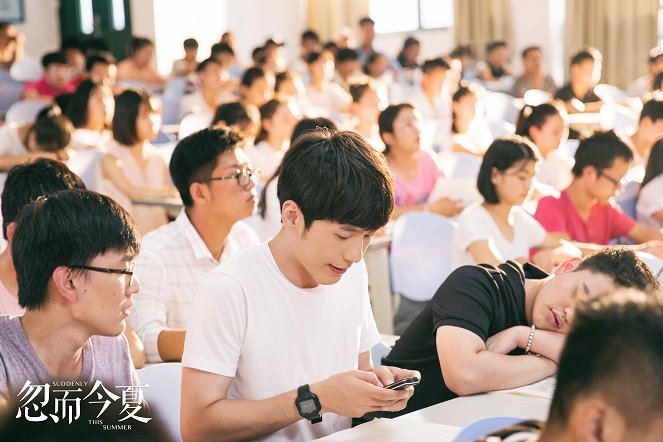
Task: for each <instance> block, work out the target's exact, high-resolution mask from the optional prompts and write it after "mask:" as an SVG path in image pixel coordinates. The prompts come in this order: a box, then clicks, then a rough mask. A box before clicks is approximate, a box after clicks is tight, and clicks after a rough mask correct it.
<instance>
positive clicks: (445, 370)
mask: <svg viewBox="0 0 663 442" xmlns="http://www.w3.org/2000/svg"><path fill="white" fill-rule="evenodd" d="M657 286H658V283H657V281H656V278H655V277H654V276H653V275H652V273H651V271H650V270H649V268H648V267H647V265H646V264H644V263H643V262H642V261H640V260H639V259H638V258H637V256H636V255H635V252H633V251H632V250H629V249H625V248H610V249H604V250H602V251H599V252H597V253H595V254H594V255H591V256H589V257H587V258H584V259H582V260H581V259H580V258H574V259H570V260H567V261H565V262H563V263H562V264H560V265H559V266H558V267H557V268H556V269H555V270H554V272H553V274H551V275H548V274H546V273H545V272H543V271H542V270H540V269H539V268H537V267H535V266H533V265H531V264H525V265H524V266H521V265H520V264H518V263H515V262H512V261H508V262H506V263H504V264H500V265H499V266H498V267H494V266H491V265H487V264H482V265H478V266H463V267H460V268H458V269H457V270H455V271H454V272H453V273H451V274H450V275H449V277H448V278H447V279H446V280H445V281H444V283H443V284H442V285H441V286H440V288H439V289H438V290H437V292H436V293H435V296H433V299H432V300H431V302H430V304H429V305H428V306H427V307H426V309H425V310H424V311H423V312H422V313H421V314H420V315H419V316H418V317H417V318H415V320H414V321H413V322H412V324H411V325H410V326H409V327H408V329H407V330H406V331H405V333H403V335H402V337H401V338H400V339H399V340H398V341H397V342H396V345H395V346H394V348H393V349H392V351H391V353H389V354H388V355H387V356H386V357H385V358H384V359H383V362H384V363H385V364H394V365H397V366H399V367H403V368H409V369H413V370H418V371H420V372H421V374H422V382H421V385H419V386H418V387H417V389H416V390H415V394H414V396H413V397H412V399H411V400H410V401H409V402H408V405H407V408H405V409H404V410H402V413H407V412H411V411H414V410H418V409H420V408H424V407H427V406H430V405H433V404H436V403H440V402H444V401H447V400H449V399H453V398H455V397H457V396H466V395H470V394H475V393H483V392H487V391H495V390H503V389H508V388H515V387H519V386H522V385H527V384H530V383H532V382H535V381H539V380H541V379H543V378H546V377H548V376H551V375H553V374H554V373H555V372H556V371H557V362H558V361H559V357H560V354H561V351H562V348H563V346H564V343H565V340H566V333H568V331H569V328H570V326H571V324H572V323H573V319H574V312H575V308H576V304H577V303H579V302H582V301H585V300H591V299H595V298H597V297H599V296H601V295H602V294H603V293H606V292H609V291H612V290H615V289H617V288H619V287H633V288H637V289H640V290H644V289H647V288H649V287H657ZM390 415H393V413H391V414H390Z"/></svg>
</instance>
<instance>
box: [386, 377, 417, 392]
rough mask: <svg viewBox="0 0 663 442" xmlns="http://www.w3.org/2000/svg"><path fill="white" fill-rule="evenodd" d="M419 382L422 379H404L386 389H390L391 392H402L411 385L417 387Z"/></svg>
mask: <svg viewBox="0 0 663 442" xmlns="http://www.w3.org/2000/svg"><path fill="white" fill-rule="evenodd" d="M419 381H420V379H419V378H416V377H411V378H404V379H401V380H400V381H396V382H394V383H393V384H389V385H386V386H385V387H384V388H388V389H389V390H402V389H404V388H405V387H408V386H410V385H417V384H418V383H419Z"/></svg>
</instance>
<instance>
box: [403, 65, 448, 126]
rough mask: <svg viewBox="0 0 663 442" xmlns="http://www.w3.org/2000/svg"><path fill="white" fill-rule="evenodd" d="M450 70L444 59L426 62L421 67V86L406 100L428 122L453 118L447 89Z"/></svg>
mask: <svg viewBox="0 0 663 442" xmlns="http://www.w3.org/2000/svg"><path fill="white" fill-rule="evenodd" d="M450 68H451V67H450V66H449V63H447V61H446V60H445V59H444V58H442V57H437V58H431V59H429V60H426V61H425V62H424V64H423V65H422V67H421V70H422V72H423V74H422V76H421V86H417V87H415V88H414V90H413V91H412V93H411V94H410V96H409V97H408V99H407V100H406V101H407V102H408V103H410V104H411V105H412V106H414V107H415V108H416V109H417V110H418V111H419V112H421V115H423V117H424V119H425V120H426V121H433V120H443V119H445V118H451V95H450V94H449V91H448V90H446V88H445V79H446V76H447V72H448V71H449V69H450Z"/></svg>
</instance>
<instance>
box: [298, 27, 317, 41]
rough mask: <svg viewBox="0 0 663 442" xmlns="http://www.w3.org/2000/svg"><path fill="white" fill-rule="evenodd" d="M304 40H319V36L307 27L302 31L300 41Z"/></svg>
mask: <svg viewBox="0 0 663 442" xmlns="http://www.w3.org/2000/svg"><path fill="white" fill-rule="evenodd" d="M305 40H312V41H315V42H319V41H320V36H319V35H318V33H317V32H315V31H314V30H312V29H307V30H305V31H304V32H302V42H304V41H305Z"/></svg>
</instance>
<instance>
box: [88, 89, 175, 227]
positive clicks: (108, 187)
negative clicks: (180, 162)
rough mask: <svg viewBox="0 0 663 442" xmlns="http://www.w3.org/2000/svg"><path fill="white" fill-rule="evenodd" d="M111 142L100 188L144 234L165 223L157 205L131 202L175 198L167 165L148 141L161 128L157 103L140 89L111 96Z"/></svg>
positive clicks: (164, 214) (163, 210)
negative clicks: (112, 101) (112, 110)
mask: <svg viewBox="0 0 663 442" xmlns="http://www.w3.org/2000/svg"><path fill="white" fill-rule="evenodd" d="M115 111H116V112H115V114H114V116H113V141H112V142H110V143H109V145H108V150H107V153H106V155H104V157H103V158H102V160H101V176H102V178H103V179H102V181H101V186H100V187H101V191H100V193H103V194H105V195H108V196H110V197H111V198H113V199H114V200H115V201H117V202H118V203H120V205H122V207H124V208H125V209H126V210H127V211H128V212H129V213H130V214H131V216H132V217H133V219H134V221H136V224H138V227H139V228H140V231H141V233H143V234H145V233H147V232H149V231H151V230H154V229H156V228H158V227H160V226H162V225H164V224H166V223H167V222H168V217H167V214H166V210H165V209H164V208H163V207H159V206H158V205H154V206H147V205H144V204H134V202H135V201H136V200H153V201H159V200H164V199H167V198H175V197H176V196H177V192H176V190H175V188H174V187H173V186H172V185H171V184H170V176H169V174H168V166H167V165H166V162H165V161H164V159H163V157H162V156H161V154H160V153H159V151H158V150H157V149H156V148H155V147H154V146H152V144H150V140H152V139H153V138H154V137H155V136H156V135H157V134H158V133H159V128H160V127H161V115H160V114H159V103H158V101H157V100H156V98H154V97H153V96H152V95H150V94H149V93H147V92H145V91H143V90H141V89H128V90H126V91H124V92H122V93H121V94H120V95H118V96H117V97H116V99H115Z"/></svg>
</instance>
